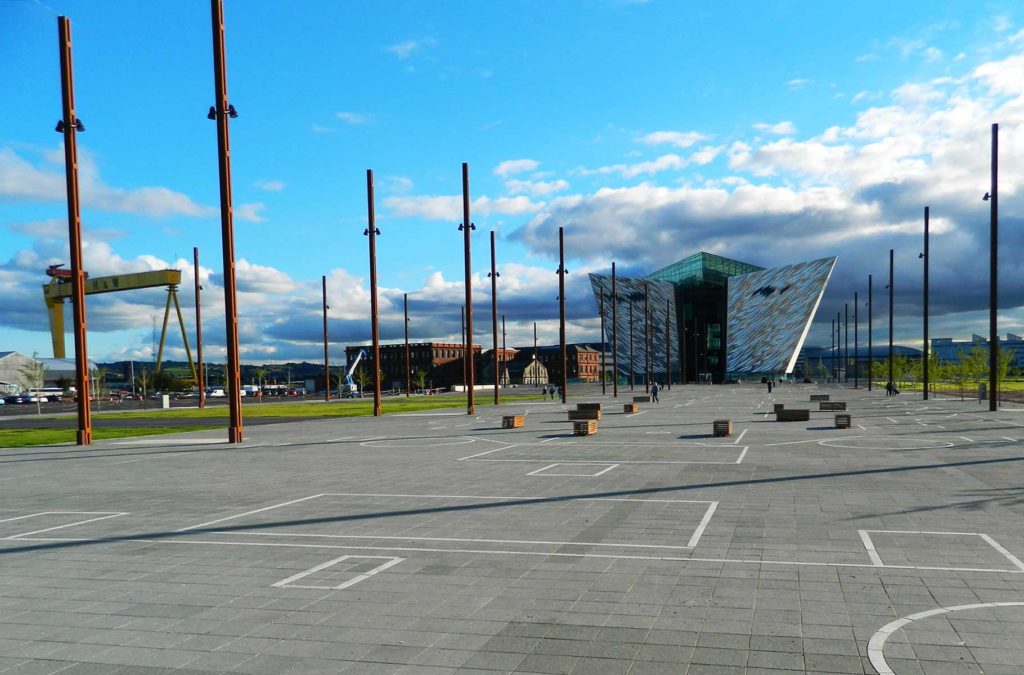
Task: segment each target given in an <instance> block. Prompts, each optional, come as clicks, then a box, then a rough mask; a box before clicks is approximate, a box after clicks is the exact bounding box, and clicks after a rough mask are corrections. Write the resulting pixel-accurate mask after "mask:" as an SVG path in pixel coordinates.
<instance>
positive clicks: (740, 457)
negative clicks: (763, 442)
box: [736, 445, 750, 464]
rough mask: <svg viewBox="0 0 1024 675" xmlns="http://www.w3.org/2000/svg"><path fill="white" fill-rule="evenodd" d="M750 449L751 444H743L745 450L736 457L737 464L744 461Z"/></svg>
mask: <svg viewBox="0 0 1024 675" xmlns="http://www.w3.org/2000/svg"><path fill="white" fill-rule="evenodd" d="M749 449H750V448H749V446H746V445H745V446H743V452H741V453H740V456H739V457H737V458H736V464H739V463H741V462H742V461H743V458H744V457H746V456H747V450H749Z"/></svg>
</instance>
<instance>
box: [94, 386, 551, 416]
mask: <svg viewBox="0 0 1024 675" xmlns="http://www.w3.org/2000/svg"><path fill="white" fill-rule="evenodd" d="M539 400H540V392H538V393H536V394H502V396H501V401H502V403H514V402H516V401H539ZM493 403H494V395H493V393H491V394H490V395H487V394H485V393H484V392H479V393H478V394H477V396H476V405H478V406H483V405H493ZM465 405H466V399H465V397H463V396H418V397H411V398H405V397H400V396H395V397H388V398H385V399H383V402H382V403H381V410H382V411H383V412H384V414H385V415H387V414H389V413H404V412H417V411H421V410H442V409H446V408H449V409H450V408H463V407H465ZM372 414H373V399H372V398H369V399H365V398H364V399H357V400H351V399H349V400H340V401H331V402H330V403H325V402H315V403H313V402H308V403H307V402H303V403H256V402H252V401H245V406H244V408H243V411H242V416H243V418H245V417H360V416H367V415H372ZM158 416H159V417H161V418H163V417H167V418H174V419H209V418H223V417H227V416H228V406H226V405H216V406H210V407H207V408H203V409H201V410H200V409H199V408H171V409H170V410H162V409H158V408H155V409H152V410H136V411H133V412H126V413H100V414H94V415H93V418H94V419H107V418H110V419H133V418H140V417H146V418H151V417H158Z"/></svg>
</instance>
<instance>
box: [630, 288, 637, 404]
mask: <svg viewBox="0 0 1024 675" xmlns="http://www.w3.org/2000/svg"><path fill="white" fill-rule="evenodd" d="M634 363H635V361H634V359H633V294H632V293H631V294H630V296H629V390H630V391H633V386H634V384H635V377H634V373H633V371H634V370H636V368H635V366H634V365H633V364H634Z"/></svg>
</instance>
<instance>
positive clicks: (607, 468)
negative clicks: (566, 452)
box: [526, 462, 619, 478]
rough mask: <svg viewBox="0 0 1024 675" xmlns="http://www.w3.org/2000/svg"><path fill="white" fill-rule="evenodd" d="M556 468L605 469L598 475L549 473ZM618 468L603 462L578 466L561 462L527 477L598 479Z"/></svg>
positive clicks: (581, 463)
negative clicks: (589, 467)
mask: <svg viewBox="0 0 1024 675" xmlns="http://www.w3.org/2000/svg"><path fill="white" fill-rule="evenodd" d="M556 466H570V467H573V468H576V467H587V466H593V467H604V468H603V469H601V470H600V471H598V472H597V473H552V472H549V471H548V469H554V468H555V467H556ZM617 466H619V465H618V464H604V463H601V462H580V463H578V464H568V463H561V462H559V463H557V464H549V465H548V466H545V467H543V468H540V469H537V470H536V471H531V472H530V473H528V474H526V475H527V476H563V477H570V478H597V477H598V476H603V475H604V474H606V473H608V472H609V471H611V470H612V469H614V468H616V467H617ZM567 470H568V469H563V470H562V471H567ZM580 470H581V471H582V470H583V469H582V468H580Z"/></svg>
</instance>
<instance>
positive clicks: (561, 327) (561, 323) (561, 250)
mask: <svg viewBox="0 0 1024 675" xmlns="http://www.w3.org/2000/svg"><path fill="white" fill-rule="evenodd" d="M558 341H559V345H560V346H561V350H562V351H561V356H560V357H559V358H560V359H561V363H562V404H563V405H564V404H565V402H566V401H568V399H569V373H568V372H567V371H568V369H569V368H568V359H567V357H566V353H565V351H566V350H565V228H564V227H560V228H558Z"/></svg>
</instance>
